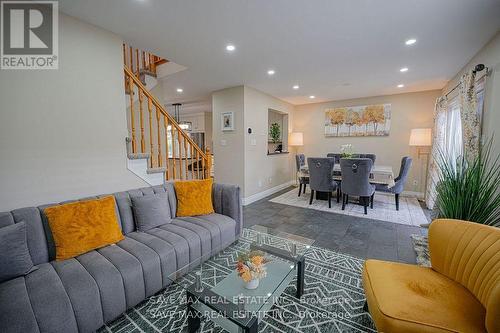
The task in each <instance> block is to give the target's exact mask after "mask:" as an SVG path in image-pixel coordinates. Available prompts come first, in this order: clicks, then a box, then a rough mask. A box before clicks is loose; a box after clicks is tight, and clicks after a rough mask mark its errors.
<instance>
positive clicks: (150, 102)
mask: <svg viewBox="0 0 500 333" xmlns="http://www.w3.org/2000/svg"><path fill="white" fill-rule="evenodd" d="M148 113H149V153H150V157H149V167H150V168H152V167H153V158H154V155H153V153H154V144H153V101H152V100H151V98H148Z"/></svg>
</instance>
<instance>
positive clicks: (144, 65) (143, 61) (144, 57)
mask: <svg viewBox="0 0 500 333" xmlns="http://www.w3.org/2000/svg"><path fill="white" fill-rule="evenodd" d="M142 69H146V52H144V51H142Z"/></svg>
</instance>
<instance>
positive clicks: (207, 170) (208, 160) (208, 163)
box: [205, 147, 212, 179]
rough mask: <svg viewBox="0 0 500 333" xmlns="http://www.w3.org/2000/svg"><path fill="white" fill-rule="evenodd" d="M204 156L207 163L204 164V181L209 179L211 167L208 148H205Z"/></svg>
mask: <svg viewBox="0 0 500 333" xmlns="http://www.w3.org/2000/svg"><path fill="white" fill-rule="evenodd" d="M205 154H206V155H207V163H206V166H207V167H206V172H207V175H206V177H205V178H206V179H209V178H210V174H211V172H210V169H211V167H212V155H211V154H210V148H208V147H207V149H206V152H205Z"/></svg>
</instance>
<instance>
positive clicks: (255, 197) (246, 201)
mask: <svg viewBox="0 0 500 333" xmlns="http://www.w3.org/2000/svg"><path fill="white" fill-rule="evenodd" d="M293 184H295V180H291V181H289V182H286V183H284V184H281V185H278V186H275V187H271V188H270V189H267V190H265V191H262V192H259V193H255V194H252V195H251V196H248V197H246V198H243V199H242V200H241V201H242V204H243V206H247V205H249V204H251V203H253V202H255V201H258V200H260V199H263V198H265V197H267V196H269V195H271V194H274V193H276V192H279V191H281V190H284V189H285V188H287V187H289V186H292V185H293Z"/></svg>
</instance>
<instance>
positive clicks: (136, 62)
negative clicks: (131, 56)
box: [135, 49, 141, 78]
mask: <svg viewBox="0 0 500 333" xmlns="http://www.w3.org/2000/svg"><path fill="white" fill-rule="evenodd" d="M135 69H136V71H137V77H138V78H140V77H141V75H140V73H141V71H140V68H139V49H135Z"/></svg>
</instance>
